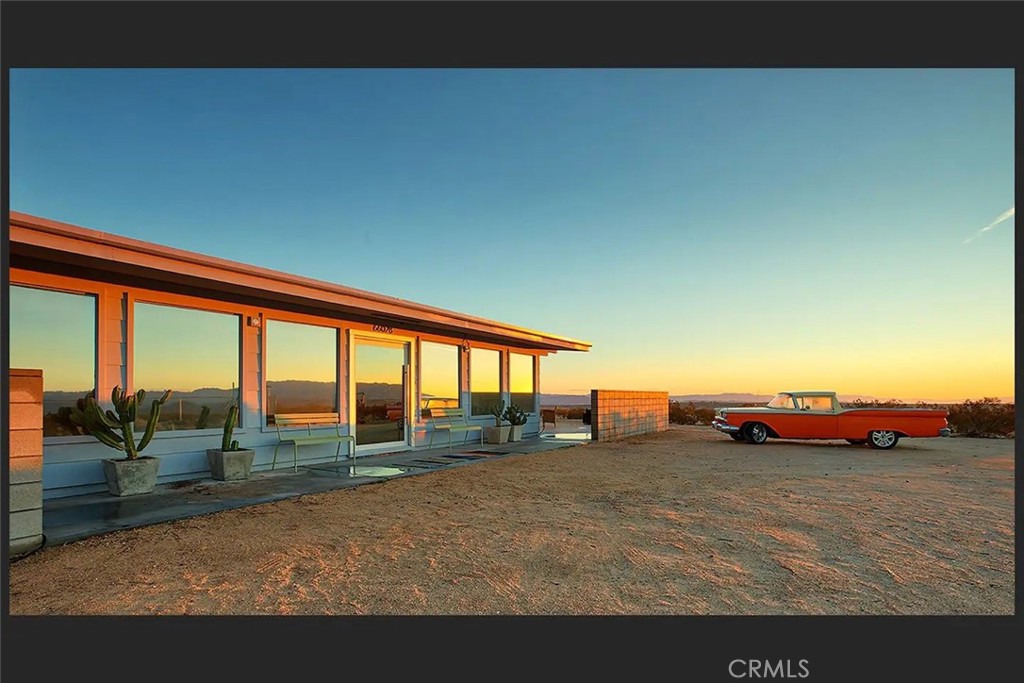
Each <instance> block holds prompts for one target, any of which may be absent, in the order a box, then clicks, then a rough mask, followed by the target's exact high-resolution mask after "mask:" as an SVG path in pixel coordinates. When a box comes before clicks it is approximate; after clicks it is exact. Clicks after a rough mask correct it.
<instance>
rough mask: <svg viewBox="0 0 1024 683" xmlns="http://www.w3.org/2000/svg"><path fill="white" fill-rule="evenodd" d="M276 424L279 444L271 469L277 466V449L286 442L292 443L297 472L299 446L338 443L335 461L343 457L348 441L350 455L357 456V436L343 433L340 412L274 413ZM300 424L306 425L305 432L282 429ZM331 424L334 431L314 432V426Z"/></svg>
mask: <svg viewBox="0 0 1024 683" xmlns="http://www.w3.org/2000/svg"><path fill="white" fill-rule="evenodd" d="M274 424H275V425H276V426H277V446H275V447H274V461H273V463H271V465H270V469H274V468H275V467H277V451H278V449H280V448H281V446H282V445H284V444H286V443H290V444H291V445H292V456H293V457H292V469H293V471H296V472H297V471H298V470H299V446H308V445H314V444H321V443H337V444H338V452H337V453H335V455H334V462H338V458H339V457H341V444H342V443H344V442H348V444H349V455H350V457H352V458H353V459H354V458H355V449H356V438H355V437H354V436H349V435H348V434H342V433H341V414H340V413H290V414H286V415H282V414H277V415H274ZM298 425H305V427H306V433H305V434H303V433H302V432H293V431H285V432H282V431H281V427H295V426H298ZM329 426H333V427H334V433H331V432H327V431H326V430H323V431H320V432H317V433H315V434H314V433H313V429H314V427H315V428H323V427H329Z"/></svg>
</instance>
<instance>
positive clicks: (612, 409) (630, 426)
mask: <svg viewBox="0 0 1024 683" xmlns="http://www.w3.org/2000/svg"><path fill="white" fill-rule="evenodd" d="M590 415H591V417H590V430H591V438H592V439H593V440H594V441H609V440H612V439H621V438H623V437H626V436H634V435H636V434H647V433H650V432H661V431H664V430H666V429H668V392H667V391H615V390H609V389H593V390H592V391H591V392H590Z"/></svg>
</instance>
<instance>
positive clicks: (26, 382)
mask: <svg viewBox="0 0 1024 683" xmlns="http://www.w3.org/2000/svg"><path fill="white" fill-rule="evenodd" d="M10 408H11V411H10V415H11V420H10V424H9V429H10V459H9V468H10V469H9V474H10V477H9V479H8V482H9V487H10V488H9V489H8V493H9V498H8V500H9V501H10V516H9V517H8V529H9V530H10V533H9V534H8V544H9V545H8V547H9V548H10V556H11V557H17V556H18V555H24V554H25V553H28V552H31V551H33V550H35V549H36V548H38V547H40V546H41V545H42V544H43V371H42V370H20V369H14V368H12V369H11V371H10Z"/></svg>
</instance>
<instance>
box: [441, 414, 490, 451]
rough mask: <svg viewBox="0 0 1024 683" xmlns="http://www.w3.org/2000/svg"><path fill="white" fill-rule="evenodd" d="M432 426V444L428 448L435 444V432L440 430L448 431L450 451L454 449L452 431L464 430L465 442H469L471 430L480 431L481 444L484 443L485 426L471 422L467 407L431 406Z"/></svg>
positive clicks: (463, 441)
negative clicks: (467, 414)
mask: <svg viewBox="0 0 1024 683" xmlns="http://www.w3.org/2000/svg"><path fill="white" fill-rule="evenodd" d="M430 426H431V430H430V444H428V446H427V447H428V448H429V447H430V446H433V445H434V434H437V433H438V432H447V433H448V451H449V452H450V451H451V450H452V432H463V433H464V434H465V435H466V436H465V437H463V440H462V443H464V444H465V443H468V442H469V433H470V432H474V431H477V432H480V445H481V446H483V445H484V428H483V427H481V426H480V425H471V424H469V418H468V417H466V409H465V408H431V409H430Z"/></svg>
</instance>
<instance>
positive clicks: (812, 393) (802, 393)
mask: <svg viewBox="0 0 1024 683" xmlns="http://www.w3.org/2000/svg"><path fill="white" fill-rule="evenodd" d="M779 393H780V394H789V395H790V396H834V395H835V393H836V392H834V391H780V392H779Z"/></svg>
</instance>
